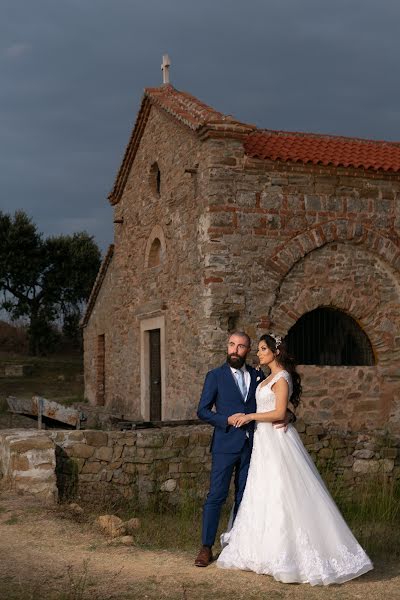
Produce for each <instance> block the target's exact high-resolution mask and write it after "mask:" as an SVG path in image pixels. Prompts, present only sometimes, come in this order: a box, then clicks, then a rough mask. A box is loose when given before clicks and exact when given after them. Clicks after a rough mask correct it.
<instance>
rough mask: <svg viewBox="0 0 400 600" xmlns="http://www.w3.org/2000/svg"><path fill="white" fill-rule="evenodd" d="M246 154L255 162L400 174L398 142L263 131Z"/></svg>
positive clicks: (249, 144)
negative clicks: (312, 165) (283, 162)
mask: <svg viewBox="0 0 400 600" xmlns="http://www.w3.org/2000/svg"><path fill="white" fill-rule="evenodd" d="M244 150H245V153H246V154H247V155H248V156H251V157H252V158H261V159H270V160H281V161H292V162H301V163H304V164H307V163H311V164H314V165H324V166H329V165H332V166H335V167H355V168H359V167H361V168H363V169H372V170H374V171H378V170H382V171H392V172H398V171H400V144H399V143H396V142H381V141H374V140H363V139H358V138H347V137H338V136H331V135H317V134H312V133H296V132H285V131H270V130H259V131H257V132H255V133H251V134H250V135H248V136H247V138H246V140H245V142H244Z"/></svg>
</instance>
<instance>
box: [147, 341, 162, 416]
mask: <svg viewBox="0 0 400 600" xmlns="http://www.w3.org/2000/svg"><path fill="white" fill-rule="evenodd" d="M149 338H150V344H149V345H150V369H149V374H150V421H161V347H160V330H159V329H151V330H150V331H149Z"/></svg>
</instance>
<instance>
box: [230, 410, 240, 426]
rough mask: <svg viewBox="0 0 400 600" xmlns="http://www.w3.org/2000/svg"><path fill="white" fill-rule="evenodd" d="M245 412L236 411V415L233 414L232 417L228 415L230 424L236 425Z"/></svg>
mask: <svg viewBox="0 0 400 600" xmlns="http://www.w3.org/2000/svg"><path fill="white" fill-rule="evenodd" d="M243 415H244V413H235V414H234V415H231V416H230V417H228V425H233V426H235V425H236V421H237V420H238V419H239V417H243Z"/></svg>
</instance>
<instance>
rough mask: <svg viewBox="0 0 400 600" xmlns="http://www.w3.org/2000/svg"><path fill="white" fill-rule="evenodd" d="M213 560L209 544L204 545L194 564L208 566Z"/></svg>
mask: <svg viewBox="0 0 400 600" xmlns="http://www.w3.org/2000/svg"><path fill="white" fill-rule="evenodd" d="M212 561H213V555H212V551H211V548H210V547H209V546H202V547H201V549H200V552H199V553H198V555H197V557H196V560H195V561H194V564H195V565H196V567H208V565H209V564H210V562H212Z"/></svg>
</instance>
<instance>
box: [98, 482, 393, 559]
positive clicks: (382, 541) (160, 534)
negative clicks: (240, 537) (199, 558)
mask: <svg viewBox="0 0 400 600" xmlns="http://www.w3.org/2000/svg"><path fill="white" fill-rule="evenodd" d="M331 493H332V495H333V497H334V500H335V502H336V503H337V505H338V506H339V509H340V510H341V512H342V514H343V516H344V518H345V520H346V522H347V523H348V525H349V527H350V528H351V529H352V531H353V532H354V534H355V536H356V537H357V539H358V541H359V542H360V544H361V545H362V546H363V547H364V548H365V550H366V551H367V553H368V554H369V555H370V556H371V558H372V559H390V560H392V559H397V558H400V482H397V483H391V482H389V481H387V480H386V481H385V480H383V479H382V480H381V479H379V478H376V479H373V480H368V481H365V482H364V483H363V484H360V485H358V486H357V487H355V488H353V489H351V490H350V491H349V488H348V487H346V486H345V485H344V483H343V482H336V484H334V485H333V487H332V489H331ZM230 505H231V503H229V506H226V507H225V508H224V510H223V512H222V517H221V522H220V529H219V532H218V535H217V539H218V538H219V533H220V532H222V531H224V529H225V527H226V524H227V521H228V517H229V507H230ZM108 510H109V512H113V513H114V514H118V515H119V516H120V517H122V518H123V519H128V518H131V517H133V516H135V517H139V518H140V520H141V527H140V528H139V529H138V530H137V532H135V544H136V545H137V546H139V547H141V548H143V549H154V550H170V551H183V552H191V553H194V552H196V550H197V549H198V547H199V544H200V539H201V518H202V502H201V501H200V500H198V499H193V498H191V497H190V495H189V494H187V493H186V494H185V493H184V495H183V501H182V504H181V506H179V507H170V506H167V505H165V504H163V503H162V502H160V501H159V499H157V497H156V498H155V501H154V502H153V506H150V507H148V508H147V509H144V508H143V507H141V506H140V504H139V503H138V502H137V501H132V502H131V504H130V505H128V506H126V505H125V507H124V508H118V506H113V507H108Z"/></svg>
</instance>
